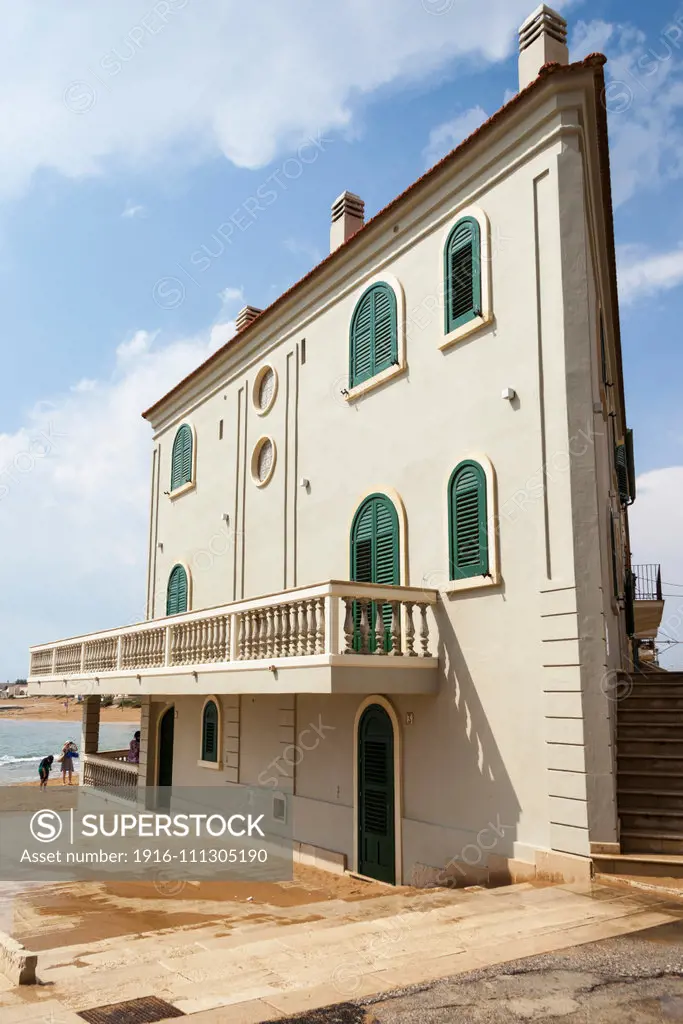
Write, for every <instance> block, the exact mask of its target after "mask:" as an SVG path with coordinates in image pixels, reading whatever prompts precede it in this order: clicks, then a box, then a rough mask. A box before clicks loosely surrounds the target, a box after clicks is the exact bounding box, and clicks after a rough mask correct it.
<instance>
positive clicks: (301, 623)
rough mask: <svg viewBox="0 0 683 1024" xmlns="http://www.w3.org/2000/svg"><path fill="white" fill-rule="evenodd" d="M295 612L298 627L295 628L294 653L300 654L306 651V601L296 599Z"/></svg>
mask: <svg viewBox="0 0 683 1024" xmlns="http://www.w3.org/2000/svg"><path fill="white" fill-rule="evenodd" d="M297 612H298V615H297V620H298V628H297V645H296V653H297V654H298V655H299V656H301V655H303V654H305V653H306V631H307V629H308V624H307V622H306V602H305V601H298V602H297Z"/></svg>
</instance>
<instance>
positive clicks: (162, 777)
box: [157, 707, 175, 798]
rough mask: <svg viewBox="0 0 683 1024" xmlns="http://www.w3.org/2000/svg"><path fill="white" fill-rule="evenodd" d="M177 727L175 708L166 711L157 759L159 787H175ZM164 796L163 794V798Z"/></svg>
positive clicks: (160, 724)
mask: <svg viewBox="0 0 683 1024" xmlns="http://www.w3.org/2000/svg"><path fill="white" fill-rule="evenodd" d="M174 726H175V708H174V707H170V708H167V709H166V711H164V713H163V715H162V716H161V721H160V722H159V756H158V757H157V786H163V787H169V788H170V787H171V786H172V785H173V730H174ZM164 795H166V796H167V795H168V794H162V798H163V796H164Z"/></svg>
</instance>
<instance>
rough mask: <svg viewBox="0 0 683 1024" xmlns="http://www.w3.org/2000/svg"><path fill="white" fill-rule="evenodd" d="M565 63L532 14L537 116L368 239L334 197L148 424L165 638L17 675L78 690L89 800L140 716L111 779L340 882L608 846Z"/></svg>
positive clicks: (611, 627) (602, 663) (347, 206)
mask: <svg viewBox="0 0 683 1024" xmlns="http://www.w3.org/2000/svg"><path fill="white" fill-rule="evenodd" d="M565 40H566V23H565V22H564V20H563V19H562V18H561V17H560V16H559V15H556V14H554V13H553V12H551V11H550V10H549V9H548V8H545V7H542V8H539V9H538V11H537V12H535V14H534V15H532V17H531V18H530V19H529V20H528V21H527V22H526V23H525V25H524V26H523V28H522V30H521V32H520V45H521V54H520V91H519V93H518V95H516V96H515V97H514V98H513V99H511V100H510V101H509V102H508V103H507V104H506V105H505V106H504V107H503V108H502V109H501V110H500V111H498V113H496V114H495V115H494V116H493V117H492V118H490V120H489V121H488V122H487V123H486V124H484V125H483V126H482V127H481V128H480V129H478V130H477V131H476V132H475V133H474V134H473V135H472V136H470V137H469V138H468V139H466V140H465V141H464V142H463V143H461V144H460V145H459V146H458V147H457V149H455V150H454V151H453V152H452V153H450V154H449V155H448V156H447V157H446V158H445V159H444V160H442V161H441V162H440V163H439V164H438V165H437V166H436V167H434V168H433V169H432V170H430V171H429V172H428V173H427V174H425V175H424V176H423V177H422V178H421V179H420V180H419V181H418V182H416V183H415V184H414V185H413V186H412V187H411V188H409V189H408V190H407V191H406V192H405V193H403V195H401V196H399V197H398V198H397V199H395V200H394V201H393V202H392V203H390V204H389V205H388V206H387V207H386V208H385V209H384V210H382V211H381V212H380V213H378V214H377V215H376V216H375V217H373V218H372V219H371V220H369V221H368V222H367V223H364V208H363V203H362V201H361V200H360V199H359V198H358V197H357V196H355V195H353V194H351V193H345V194H344V195H343V196H341V197H340V198H339V199H338V200H337V201H336V202H335V204H334V205H333V208H332V211H333V220H332V226H331V250H332V251H331V253H330V256H329V257H328V258H327V259H325V260H323V262H322V263H321V264H320V265H319V266H317V267H316V268H315V269H314V270H313V271H311V273H310V274H308V275H307V276H306V277H305V278H304V279H303V280H302V281H300V282H299V283H298V284H297V285H295V286H294V287H292V288H291V289H290V290H289V291H288V292H286V293H285V294H284V295H282V296H281V297H280V298H279V299H277V300H276V301H275V302H274V303H273V304H272V305H271V306H270V307H269V308H268V309H266V310H264V311H260V310H256V309H254V308H252V307H247V308H246V309H245V310H243V311H242V314H241V315H240V318H239V322H238V333H237V335H236V337H235V338H234V339H232V340H231V341H229V342H228V343H227V344H226V345H225V346H224V347H223V348H221V349H220V350H219V351H217V352H216V353H215V354H214V355H212V356H211V358H210V359H209V360H208V361H207V362H206V363H204V364H203V365H202V366H200V367H199V368H198V369H197V370H196V371H195V372H193V373H192V374H190V376H189V377H187V378H186V379H185V380H183V381H181V382H179V383H178V385H177V386H176V387H175V388H174V389H173V390H172V391H171V392H170V393H169V394H167V395H166V396H164V397H163V398H161V399H160V400H159V401H158V402H157V403H156V404H155V405H154V406H153V407H152V408H151V409H148V410H147V411H146V413H145V416H146V417H147V419H148V420H149V422H150V424H151V426H152V429H153V432H154V440H153V469H152V498H151V513H150V528H149V569H148V580H147V594H148V598H147V611H148V620H149V621H148V622H146V623H143V624H141V625H139V626H135V627H130V626H129V627H123V628H121V629H112V630H110V631H106V632H104V633H100V634H97V635H95V636H86V637H79V638H77V639H70V640H64V641H60V642H59V643H51V644H42V645H39V646H37V647H34V648H33V649H32V652H31V659H32V660H31V672H30V689H31V692H32V693H58V694H63V693H86V694H88V699H87V701H86V702H85V711H84V715H85V724H86V727H85V751H86V762H87V761H88V758H89V760H90V765H91V767H90V769H89V771H90V772H91V781H93V780H94V781H95V782H96V781H97V778H98V775H97V773H98V772H100V771H105V770H106V767H103V763H104V762H106V757H103V756H102V754H101V753H100V755H99V756H96V751H97V720H98V714H99V712H98V705H99V695H104V694H108V693H117V694H119V693H124V692H125V693H128V694H133V695H137V696H141V697H142V699H143V710H142V747H141V760H140V766H139V776H138V769H137V766H133V767H131V766H124V767H122V768H120V769H114V768H112V769H111V770H112V771H114V770H119V771H121V772H123V771H124V768H125V771H126V772H128V773H129V776H130V779H131V783H132V784H135V783H137V782H138V780H139V783H140V784H143V785H144V784H148V785H156V784H168V783H169V782H170V781H171V780H172V781H173V783H174V784H180V785H215V786H234V785H243V786H275V785H277V787H278V788H279V789H281V790H283V791H284V792H285V793H286V794H287V801H286V802H287V810H286V813H287V814H288V815H291V820H292V823H293V830H294V837H295V840H296V842H297V844H302V846H301V849H303V853H304V854H308V855H310V856H315V857H318V858H319V859H320V862H322V863H328V864H329V865H337V866H340V865H342V864H343V865H346V866H347V867H348V868H349V869H352V870H355V871H358V872H360V873H362V874H365V875H370V876H373V877H376V878H380V879H383V880H385V881H389V882H394V881H405V882H409V881H411V880H419V879H422V878H430V877H433V876H434V875H435V874H439V873H440V872H443V871H444V870H445V871H446V872H447V873H448V874H450V875H453V874H454V876H455V877H458V872H459V873H460V875H461V876H463V877H464V876H465V875H467V877H468V878H471V877H477V873H478V872H482V871H483V872H489V873H490V874H491V876H492V877H493V876H494V875H496V876H497V877H498V876H499V877H505V876H506V873H509V874H510V875H511V876H512V877H522V876H523V875H524V874H533V872H534V871H538V872H539V873H542V874H546V875H555V876H564V877H576V876H577V875H578V876H580V875H581V874H582V873H585V872H586V871H588V870H589V867H590V858H591V854H594V853H596V852H597V851H603V852H604V851H610V850H616V849H617V848H618V847H617V845H616V844H617V843H618V825H617V808H616V786H615V769H614V743H613V735H614V722H613V712H614V702H613V701H612V700H611V699H610V698H611V695H612V694H611V686H612V685H613V681H614V680H615V679H616V678H617V674H618V672H619V671H621V670H622V669H625V668H628V666H629V658H630V653H629V652H630V644H629V638H628V633H629V632H632V627H630V626H629V624H628V622H627V618H628V616H627V615H625V608H627V607H628V605H629V594H628V579H629V575H628V573H629V565H628V524H627V513H626V505H627V503H628V501H629V495H630V493H631V483H632V476H633V473H632V460H631V459H630V457H629V452H630V440H629V435H628V433H627V426H626V415H625V409H624V392H623V384H622V370H621V355H620V338H619V314H618V307H617V290H616V272H615V258H614V238H613V224H612V205H611V196H610V174H609V154H608V142H607V125H606V113H605V109H604V104H603V94H604V78H603V65H604V63H605V59H604V58H603V57H602V56H600V55H591V56H589V57H587V58H586V59H585V60H584V61H581V62H579V63H575V64H568V55H567V47H566V42H565ZM373 602H374V603H373ZM378 606H379V607H381V608H382V616H383V618H382V621H381V622H380V623H378V620H377V616H376V612H375V609H376V608H377V607H378ZM101 762H102V763H101ZM87 770H88V769H87V763H86V774H87ZM131 773H132V774H131ZM463 851H466V852H463ZM473 851H474V852H473ZM447 865H450V866H449V867H446V866H447ZM442 877H443V875H442Z"/></svg>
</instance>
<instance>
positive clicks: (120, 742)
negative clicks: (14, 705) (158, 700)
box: [0, 718, 139, 786]
mask: <svg viewBox="0 0 683 1024" xmlns="http://www.w3.org/2000/svg"><path fill="white" fill-rule="evenodd" d="M138 728H139V726H138V725H136V724H135V722H104V723H101V724H100V741H99V748H100V750H124V749H125V748H126V747H127V746H128V744H129V743H130V741H131V740H132V738H133V733H134V732H135V730H136V729H138ZM69 740H73V741H74V743H75V744H76V746H77V747H78V748H79V750H80V746H81V723H80V720H78V721H77V720H74V721H73V722H36V721H28V720H26V721H24V722H21V721H19V722H18V721H16V720H13V719H9V718H5V719H3V718H0V786H10V785H13V784H14V783H17V782H34V781H35V780H36V779H37V778H38V765H39V764H40V762H41V761H42V759H43V758H44V757H47V756H48V754H54V757H55V763H54V765H53V767H52V776H53V777H55V776H57V775H58V774H59V772H60V771H61V765H59V764H58V763H57V758H58V757H59V756H60V754H61V751H62V747H63V746H64V744H65V743H67V742H68V741H69ZM79 762H80V758H76V760H75V761H74V770H75V771H78V765H79ZM59 778H60V780H61V775H59Z"/></svg>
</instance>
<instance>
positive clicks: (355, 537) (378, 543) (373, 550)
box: [351, 494, 400, 651]
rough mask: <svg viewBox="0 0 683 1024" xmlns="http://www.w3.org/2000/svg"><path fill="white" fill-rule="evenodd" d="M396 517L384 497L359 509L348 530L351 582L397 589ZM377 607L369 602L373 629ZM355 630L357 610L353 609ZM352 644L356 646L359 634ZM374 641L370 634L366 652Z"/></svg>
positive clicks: (387, 638)
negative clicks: (349, 530)
mask: <svg viewBox="0 0 683 1024" xmlns="http://www.w3.org/2000/svg"><path fill="white" fill-rule="evenodd" d="M398 559H399V539H398V516H397V515H396V509H395V508H394V504H393V502H391V501H390V500H389V499H388V498H387V497H386V495H384V494H372V495H370V497H369V498H366V499H365V501H364V502H363V504H362V505H361V506H360V508H359V509H358V511H357V512H356V515H355V517H354V520H353V526H352V528H351V579H352V580H353V581H354V582H358V583H381V584H383V585H385V586H394V587H395V586H398V584H399V582H400V577H399V561H398ZM382 607H383V612H382V615H383V620H384V626H385V629H384V646H385V649H386V650H387V651H388V650H390V649H391V606H390V605H388V604H385V605H383V606H382ZM376 615H377V608H376V606H375V604H374V603H373V606H372V614H371V619H372V622H371V626H372V628H374V624H375V617H376ZM355 618H356V628H357V627H358V622H359V619H360V610H359V609H356V610H355ZM354 645H355V646H356V648H357V649H359V647H360V635H358V636H356V638H355V640H354ZM374 647H375V640H374V636H373V635H372V634H371V638H370V650H374Z"/></svg>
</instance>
